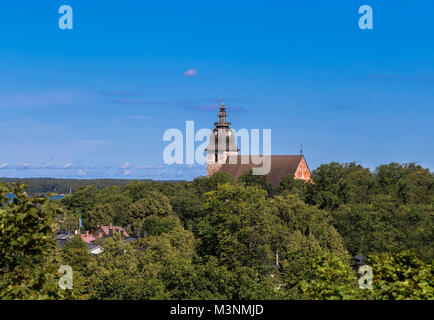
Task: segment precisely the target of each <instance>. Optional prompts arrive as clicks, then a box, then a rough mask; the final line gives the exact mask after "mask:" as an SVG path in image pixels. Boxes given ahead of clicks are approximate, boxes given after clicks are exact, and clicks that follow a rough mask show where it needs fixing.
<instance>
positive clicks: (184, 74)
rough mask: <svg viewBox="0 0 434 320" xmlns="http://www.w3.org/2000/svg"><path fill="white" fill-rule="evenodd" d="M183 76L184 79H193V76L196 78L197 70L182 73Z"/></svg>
mask: <svg viewBox="0 0 434 320" xmlns="http://www.w3.org/2000/svg"><path fill="white" fill-rule="evenodd" d="M183 76H184V77H195V76H197V70H196V69H190V70H187V71H185V72H184V73H183Z"/></svg>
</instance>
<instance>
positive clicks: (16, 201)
mask: <svg viewBox="0 0 434 320" xmlns="http://www.w3.org/2000/svg"><path fill="white" fill-rule="evenodd" d="M24 190H25V185H19V184H8V185H7V186H5V185H3V184H1V183H0V203H2V204H3V205H2V206H0V275H1V276H0V299H56V298H60V297H61V296H62V295H61V293H60V292H59V288H58V287H57V283H56V280H57V279H56V276H57V275H56V271H57V270H55V267H54V266H53V265H50V264H47V258H48V257H49V255H50V252H53V251H54V249H55V242H54V233H53V231H54V228H55V222H54V219H53V217H54V216H55V215H56V214H57V213H58V211H60V207H58V205H57V204H56V203H53V202H50V200H49V199H48V198H46V197H38V196H34V197H29V196H28V195H27V194H26V193H25V192H24ZM8 195H13V198H12V199H10V197H8Z"/></svg>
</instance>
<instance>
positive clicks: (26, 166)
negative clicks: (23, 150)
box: [22, 162, 32, 168]
mask: <svg viewBox="0 0 434 320" xmlns="http://www.w3.org/2000/svg"><path fill="white" fill-rule="evenodd" d="M31 166H32V165H31V164H30V163H28V162H24V163H23V165H22V167H23V168H30V167H31Z"/></svg>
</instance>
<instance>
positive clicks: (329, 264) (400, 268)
mask: <svg viewBox="0 0 434 320" xmlns="http://www.w3.org/2000/svg"><path fill="white" fill-rule="evenodd" d="M366 264H367V265H368V266H370V267H371V268H372V289H361V288H360V287H359V281H360V277H362V275H361V274H357V273H356V270H353V269H352V268H351V267H350V265H349V264H346V263H344V262H342V261H341V260H340V259H338V258H336V257H333V256H323V257H320V258H316V259H314V260H313V267H314V269H315V271H316V272H315V273H316V277H315V278H314V279H311V280H304V281H302V282H301V283H300V285H299V289H300V290H301V291H302V292H303V293H304V294H306V295H307V296H309V297H311V298H313V299H320V300H324V299H345V300H348V299H351V300H353V299H363V300H366V299H369V300H384V299H387V300H403V299H412V300H415V299H424V300H432V299H434V268H433V265H432V264H426V263H424V262H422V261H421V260H419V259H418V258H417V257H416V255H415V254H414V253H413V252H411V251H403V252H400V253H398V254H396V255H392V254H381V255H373V256H369V257H368V258H367V259H366Z"/></svg>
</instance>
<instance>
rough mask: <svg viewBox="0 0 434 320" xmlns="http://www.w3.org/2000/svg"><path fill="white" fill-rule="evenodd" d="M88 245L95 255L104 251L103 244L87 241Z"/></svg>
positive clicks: (88, 248) (90, 251) (91, 252)
mask: <svg viewBox="0 0 434 320" xmlns="http://www.w3.org/2000/svg"><path fill="white" fill-rule="evenodd" d="M86 246H87V250H88V251H89V253H90V254H93V255H94V256H96V255H98V254H100V253H102V252H104V248H103V247H101V246H96V245H94V244H92V243H86Z"/></svg>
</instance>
